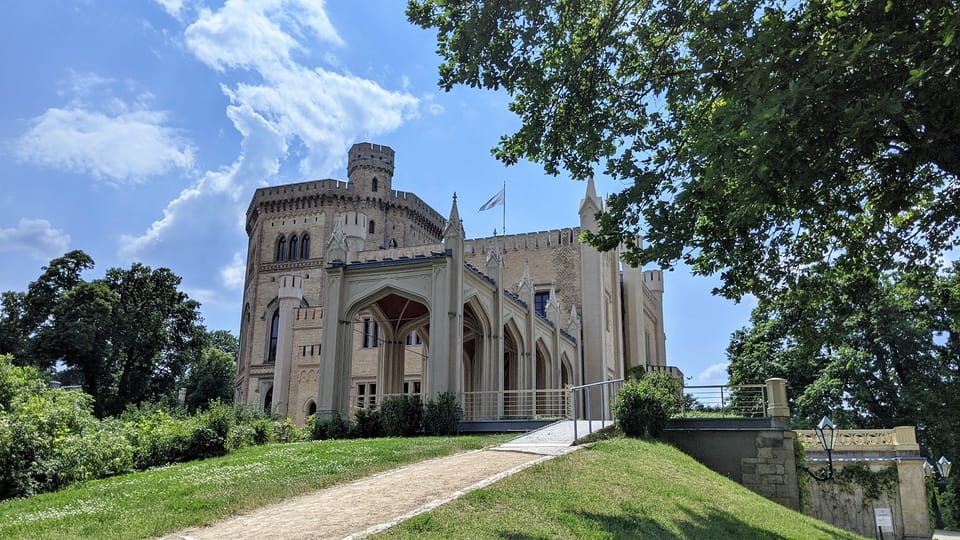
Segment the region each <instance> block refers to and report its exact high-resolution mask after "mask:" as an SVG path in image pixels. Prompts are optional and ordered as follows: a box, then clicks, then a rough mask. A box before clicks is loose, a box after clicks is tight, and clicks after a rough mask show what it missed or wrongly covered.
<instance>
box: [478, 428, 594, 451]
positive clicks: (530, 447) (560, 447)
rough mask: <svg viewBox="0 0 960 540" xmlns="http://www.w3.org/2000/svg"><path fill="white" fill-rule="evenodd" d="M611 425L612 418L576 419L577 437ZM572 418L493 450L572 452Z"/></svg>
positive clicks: (532, 432) (573, 447) (573, 448)
mask: <svg viewBox="0 0 960 540" xmlns="http://www.w3.org/2000/svg"><path fill="white" fill-rule="evenodd" d="M612 425H613V421H612V420H604V421H601V420H594V421H593V422H588V421H586V420H576V432H577V437H579V438H581V439H582V438H583V437H586V436H588V435H589V434H590V432H591V430H592V431H593V432H594V433H596V432H597V431H600V430H601V429H603V428H606V427H610V426H612ZM573 433H574V420H561V421H559V422H554V423H552V424H550V425H549V426H545V427H542V428H540V429H538V430H535V431H531V432H530V433H526V434H524V435H521V436H519V437H517V438H516V439H511V440H509V441H507V442H505V443H503V444H501V445H500V446H498V447H496V448H494V450H503V451H507V452H527V453H531V454H543V455H558V454H566V453H567V452H572V451H573V450H575V449H576V447H575V446H573V443H574V436H573Z"/></svg>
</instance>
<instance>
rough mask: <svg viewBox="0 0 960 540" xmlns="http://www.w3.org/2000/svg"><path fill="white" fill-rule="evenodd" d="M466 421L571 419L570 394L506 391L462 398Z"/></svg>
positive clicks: (469, 395) (468, 394) (468, 395)
mask: <svg viewBox="0 0 960 540" xmlns="http://www.w3.org/2000/svg"><path fill="white" fill-rule="evenodd" d="M460 405H461V406H462V407H463V419H464V420H467V421H470V420H504V419H521V418H523V419H529V418H538V419H539V418H543V419H546V418H569V417H570V415H571V413H572V407H571V404H570V394H569V393H568V392H567V391H566V390H563V389H559V390H553V389H550V390H504V391H503V392H497V391H493V392H463V393H462V394H460Z"/></svg>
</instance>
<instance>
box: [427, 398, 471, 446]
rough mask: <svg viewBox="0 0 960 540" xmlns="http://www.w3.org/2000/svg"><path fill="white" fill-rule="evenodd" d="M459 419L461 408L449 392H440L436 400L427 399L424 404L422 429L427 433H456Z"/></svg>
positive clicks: (461, 412) (461, 413) (461, 414)
mask: <svg viewBox="0 0 960 540" xmlns="http://www.w3.org/2000/svg"><path fill="white" fill-rule="evenodd" d="M461 420H463V408H462V407H460V403H459V402H457V396H456V395H454V394H453V393H451V392H441V393H440V394H439V395H438V396H437V399H436V401H434V400H432V399H428V400H427V403H426V404H425V405H424V412H423V431H424V432H425V433H427V434H428V435H456V434H457V432H458V431H459V429H460V421H461Z"/></svg>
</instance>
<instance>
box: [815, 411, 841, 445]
mask: <svg viewBox="0 0 960 540" xmlns="http://www.w3.org/2000/svg"><path fill="white" fill-rule="evenodd" d="M816 431H817V439H820V446H822V447H823V449H824V450H827V451H829V452H832V451H833V445H834V443H835V442H836V427H834V425H833V422H831V421H830V419H829V418H827V417H826V416H824V417H823V419H822V420H820V423H819V424H817V430H816Z"/></svg>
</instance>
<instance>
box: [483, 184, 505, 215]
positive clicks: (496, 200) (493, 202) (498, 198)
mask: <svg viewBox="0 0 960 540" xmlns="http://www.w3.org/2000/svg"><path fill="white" fill-rule="evenodd" d="M506 189H507V188H506V187H504V188H503V189H501V190H500V191H498V192H497V194H496V195H494V196H493V197H490V200H489V201H487V202H486V203H485V204H484V205H483V206H481V207H480V209H479V210H477V212H483V211H484V210H489V209H491V208H494V207H496V206H500V205H501V204H503V203H504V201H505V200H506V193H505V192H506Z"/></svg>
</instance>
